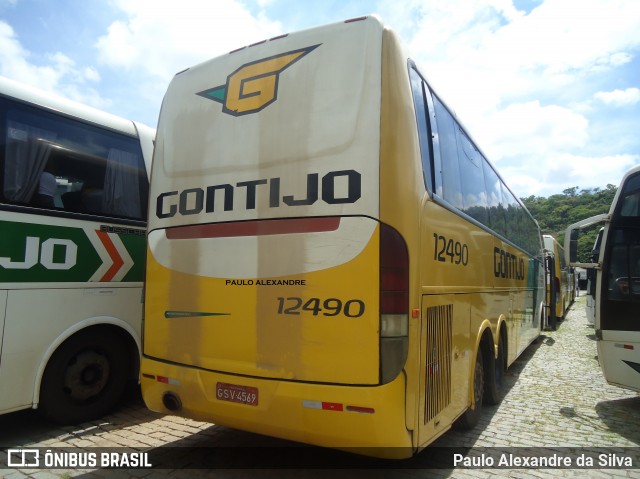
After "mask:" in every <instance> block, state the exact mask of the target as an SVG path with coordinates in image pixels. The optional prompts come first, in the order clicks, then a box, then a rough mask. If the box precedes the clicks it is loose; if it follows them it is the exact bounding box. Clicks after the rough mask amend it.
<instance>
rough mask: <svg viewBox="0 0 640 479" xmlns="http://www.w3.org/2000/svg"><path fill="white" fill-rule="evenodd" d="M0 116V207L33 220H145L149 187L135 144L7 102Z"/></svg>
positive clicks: (2, 104)
mask: <svg viewBox="0 0 640 479" xmlns="http://www.w3.org/2000/svg"><path fill="white" fill-rule="evenodd" d="M6 105H8V107H7V106H6ZM0 115H2V116H4V117H5V121H4V125H5V128H6V131H5V134H4V135H0V149H1V150H3V153H4V154H3V156H2V160H3V161H2V164H0V171H1V173H2V195H1V196H2V201H3V202H5V203H9V204H13V205H22V206H32V207H36V208H38V210H40V211H39V212H38V210H35V211H34V213H37V214H49V213H48V212H49V211H50V210H56V211H59V212H70V213H84V214H92V215H98V216H110V217H115V218H129V219H133V220H145V219H146V207H147V202H146V198H147V192H148V182H147V176H146V172H145V167H144V162H143V159H142V151H141V149H140V145H139V142H138V140H137V139H136V138H134V137H129V136H126V135H123V134H117V133H113V132H110V131H108V130H105V129H98V128H96V127H94V126H93V125H90V124H86V123H83V122H81V121H77V120H72V119H69V118H66V117H61V116H58V115H55V114H53V113H50V112H46V111H42V110H39V109H36V108H32V107H28V106H24V105H18V104H13V103H11V102H9V101H7V100H4V101H0ZM2 140H4V142H3V143H4V144H3V143H2Z"/></svg>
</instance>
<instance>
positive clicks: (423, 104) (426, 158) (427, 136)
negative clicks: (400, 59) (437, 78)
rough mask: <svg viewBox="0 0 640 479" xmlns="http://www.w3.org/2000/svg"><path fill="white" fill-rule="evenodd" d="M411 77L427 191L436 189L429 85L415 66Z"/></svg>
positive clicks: (411, 71)
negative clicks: (428, 98) (432, 158)
mask: <svg viewBox="0 0 640 479" xmlns="http://www.w3.org/2000/svg"><path fill="white" fill-rule="evenodd" d="M409 72H410V78H411V90H412V93H413V103H414V106H415V109H416V121H417V123H418V139H419V141H420V156H421V159H422V174H423V175H424V183H425V186H426V187H427V191H429V192H432V191H433V190H434V184H433V183H434V176H433V167H432V160H431V157H432V151H431V127H430V124H429V117H428V111H429V107H428V103H427V91H428V90H427V85H426V84H425V82H424V80H422V77H420V75H419V74H418V72H416V71H415V70H414V69H413V68H411V69H410V70H409Z"/></svg>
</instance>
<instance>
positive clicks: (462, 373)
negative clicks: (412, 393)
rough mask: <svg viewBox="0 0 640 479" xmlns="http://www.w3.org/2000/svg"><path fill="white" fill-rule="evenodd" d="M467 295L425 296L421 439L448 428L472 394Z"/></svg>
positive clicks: (431, 437)
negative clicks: (470, 393)
mask: <svg viewBox="0 0 640 479" xmlns="http://www.w3.org/2000/svg"><path fill="white" fill-rule="evenodd" d="M466 297H467V295H454V294H450V295H426V296H423V297H422V320H421V328H420V344H421V348H420V351H421V352H420V361H421V364H420V401H419V408H420V411H419V414H418V418H419V421H420V423H419V425H418V431H419V433H418V439H419V443H420V444H424V443H425V442H427V441H430V440H432V439H433V438H434V437H436V436H438V435H439V434H440V433H441V432H443V431H444V430H446V429H448V428H449V426H450V425H451V423H452V421H453V419H455V417H456V416H457V415H458V414H459V413H460V412H462V411H463V410H464V409H465V407H466V405H467V398H468V397H469V390H468V387H469V364H470V362H471V361H472V360H473V358H472V357H471V356H472V353H471V352H470V351H471V350H472V348H471V347H470V344H469V327H470V324H469V321H470V316H471V309H470V304H469V302H468V301H465V300H464V299H463V298H466Z"/></svg>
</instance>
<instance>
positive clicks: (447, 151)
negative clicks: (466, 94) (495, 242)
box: [432, 95, 464, 210]
mask: <svg viewBox="0 0 640 479" xmlns="http://www.w3.org/2000/svg"><path fill="white" fill-rule="evenodd" d="M432 98H433V106H434V109H435V114H436V121H437V124H438V125H437V126H438V132H437V135H436V136H437V141H438V144H439V146H440V158H441V162H442V172H441V175H442V192H441V196H442V198H444V200H445V201H446V202H447V203H449V204H450V205H452V206H454V207H456V208H458V209H460V210H463V209H464V204H463V202H462V184H461V180H460V164H459V160H458V141H457V139H456V130H457V129H458V126H457V124H456V121H455V120H454V119H453V116H451V113H449V110H447V108H446V107H445V106H444V105H443V104H442V103H441V102H440V100H439V99H438V97H437V96H435V95H432ZM436 174H438V172H436Z"/></svg>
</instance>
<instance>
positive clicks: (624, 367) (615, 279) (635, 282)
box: [565, 166, 640, 391]
mask: <svg viewBox="0 0 640 479" xmlns="http://www.w3.org/2000/svg"><path fill="white" fill-rule="evenodd" d="M603 222H604V228H603V229H602V230H601V231H600V233H599V236H598V239H597V240H596V244H595V245H594V253H593V257H592V258H591V260H592V262H591V263H582V262H578V259H577V243H578V242H577V239H578V232H579V230H581V229H585V228H588V227H591V226H594V225H597V224H599V223H603ZM565 246H566V247H565V254H566V255H567V260H568V262H570V263H571V264H572V265H573V266H581V267H584V268H588V269H590V270H591V271H592V273H590V277H591V282H593V280H594V278H595V288H593V287H590V288H589V290H588V291H587V294H591V295H592V300H593V304H594V308H593V310H594V313H595V314H594V316H595V328H596V339H597V341H598V361H599V362H600V367H601V368H602V371H603V373H604V377H605V379H606V380H607V382H609V383H610V384H614V385H616V386H621V387H625V388H629V389H633V390H635V391H640V166H636V167H635V168H633V169H631V170H630V171H629V172H627V174H626V175H625V176H624V178H622V183H621V184H620V188H618V192H617V193H616V196H615V198H614V199H613V203H612V205H611V209H610V210H609V213H608V214H604V215H597V216H594V217H591V218H588V219H586V220H583V221H579V222H578V223H575V224H573V225H571V226H569V227H568V228H567V233H566V236H565Z"/></svg>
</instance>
